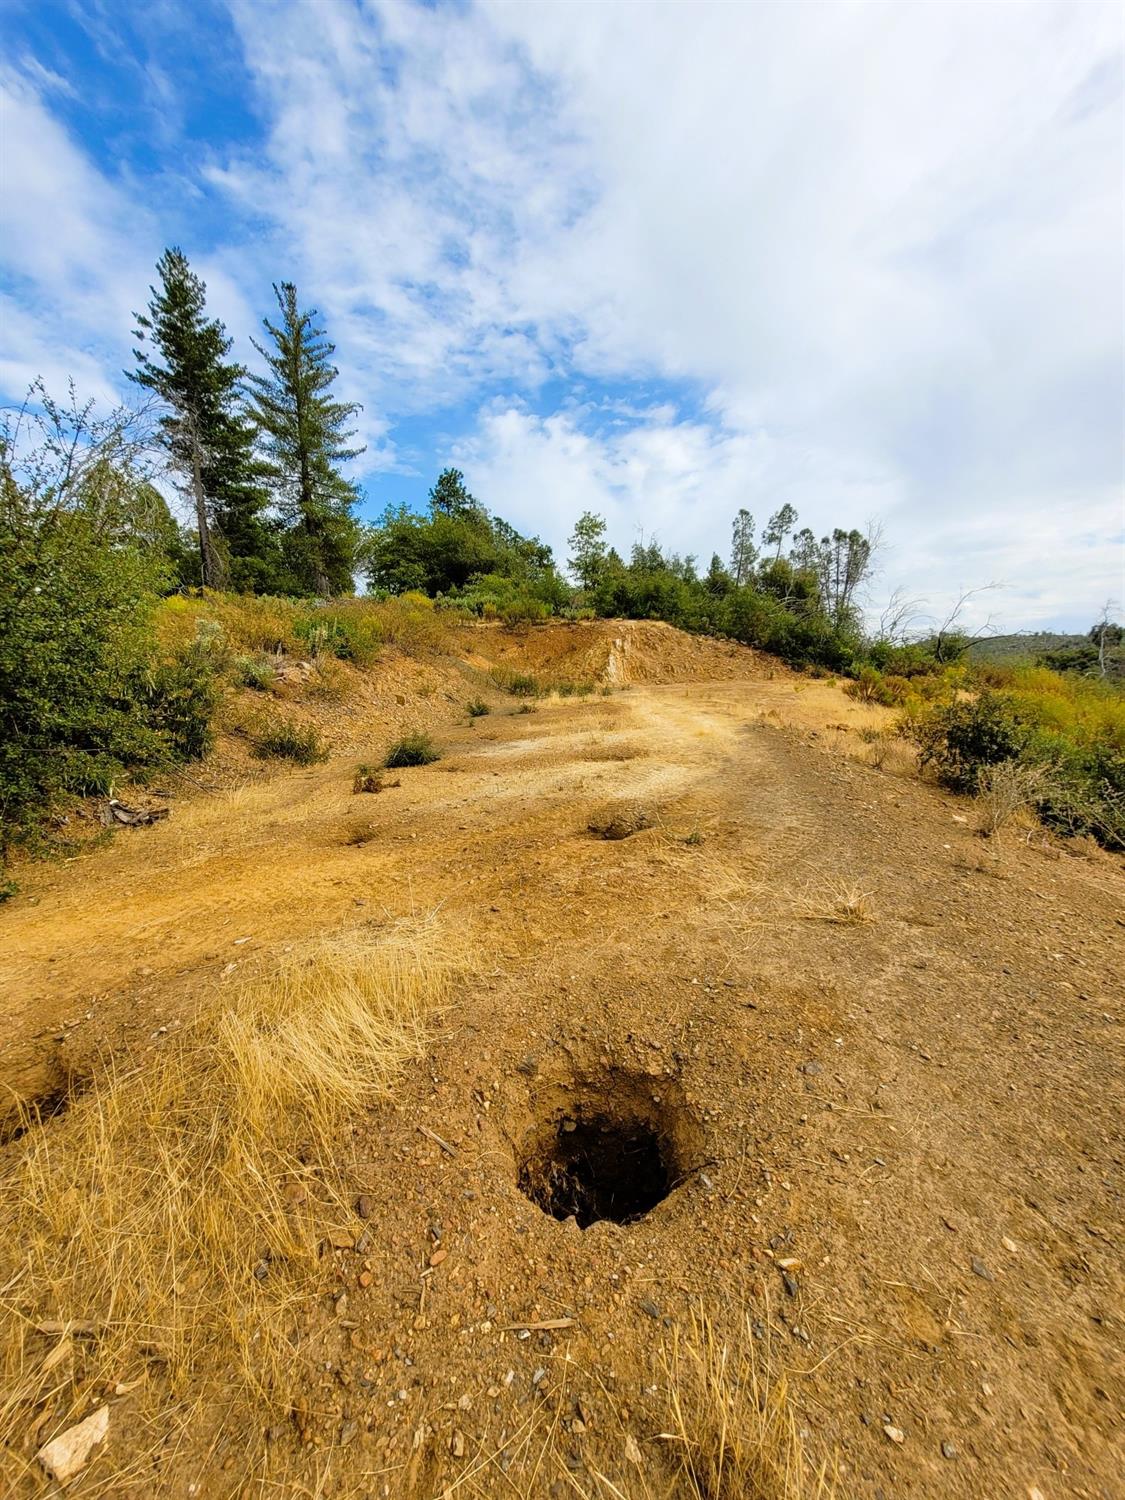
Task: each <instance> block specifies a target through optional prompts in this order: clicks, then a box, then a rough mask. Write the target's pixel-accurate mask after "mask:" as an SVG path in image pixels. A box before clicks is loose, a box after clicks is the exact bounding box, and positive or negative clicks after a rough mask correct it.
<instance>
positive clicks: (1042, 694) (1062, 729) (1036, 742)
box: [904, 667, 1125, 849]
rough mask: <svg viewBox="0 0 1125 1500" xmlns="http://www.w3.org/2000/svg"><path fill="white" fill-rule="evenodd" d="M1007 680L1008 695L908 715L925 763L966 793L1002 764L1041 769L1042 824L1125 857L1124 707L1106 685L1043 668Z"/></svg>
mask: <svg viewBox="0 0 1125 1500" xmlns="http://www.w3.org/2000/svg"><path fill="white" fill-rule="evenodd" d="M1008 679H1009V680H1008V685H1007V686H1006V687H1005V688H1004V689H1003V690H1002V691H995V690H992V689H986V690H985V691H982V692H980V693H979V694H978V695H977V696H976V697H975V698H957V699H954V700H953V701H952V702H945V703H937V704H933V705H931V706H930V707H928V708H923V709H921V710H920V711H919V712H917V713H915V714H914V715H913V716H908V717H907V719H906V720H905V721H904V728H905V730H906V732H907V733H908V734H909V736H910V737H911V738H912V739H914V741H915V742H916V743H917V745H918V748H919V761H920V763H921V764H922V765H923V766H932V767H933V769H934V770H935V772H936V774H937V776H938V779H939V780H940V781H941V782H942V784H943V785H945V786H948V787H950V788H951V789H953V790H954V791H962V792H975V791H976V790H977V789H978V788H979V786H980V784H981V777H982V773H983V772H984V770H985V768H986V767H988V766H992V765H997V764H999V763H1001V762H1003V761H1007V760H1018V761H1019V762H1020V763H1021V764H1024V765H1027V766H1030V767H1039V768H1042V770H1043V771H1044V772H1045V773H1046V774H1045V775H1044V777H1043V780H1042V783H1041V785H1040V789H1039V791H1038V794H1037V798H1036V810H1037V811H1038V813H1039V816H1040V817H1041V818H1042V819H1043V821H1044V822H1046V823H1047V824H1049V825H1050V826H1052V827H1055V828H1058V829H1060V830H1062V831H1064V832H1067V833H1090V834H1092V835H1093V836H1094V837H1095V838H1096V839H1098V840H1099V841H1100V842H1101V843H1103V844H1105V845H1106V847H1107V848H1111V849H1123V848H1125V699H1123V698H1122V697H1121V695H1120V693H1119V692H1117V691H1115V690H1114V689H1113V688H1112V687H1111V686H1108V685H1106V684H1103V683H1101V682H1091V681H1088V680H1085V679H1082V678H1074V677H1062V676H1060V675H1059V674H1057V673H1054V672H1050V671H1048V670H1047V669H1045V668H1041V667H1040V668H1034V667H1032V668H1022V669H1019V668H1017V669H1009V672H1008ZM923 680H924V679H923Z"/></svg>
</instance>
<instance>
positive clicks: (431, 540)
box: [362, 469, 565, 613]
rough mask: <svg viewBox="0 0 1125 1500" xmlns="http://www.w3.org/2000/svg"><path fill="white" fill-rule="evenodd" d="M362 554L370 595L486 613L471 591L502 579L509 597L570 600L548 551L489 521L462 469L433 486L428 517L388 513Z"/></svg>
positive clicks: (556, 603) (552, 602)
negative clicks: (434, 601)
mask: <svg viewBox="0 0 1125 1500" xmlns="http://www.w3.org/2000/svg"><path fill="white" fill-rule="evenodd" d="M450 475H453V478H450ZM443 480H444V481H446V483H444V484H443ZM362 552H363V565H365V568H366V573H368V577H369V580H371V585H372V588H375V589H378V591H383V592H389V594H405V592H408V591H411V589H419V591H422V592H423V594H428V595H429V597H431V598H437V597H446V598H447V600H449V601H450V603H456V604H459V606H462V607H468V609H472V610H474V612H478V613H480V612H483V609H481V607H480V606H483V603H484V597H474V595H472V594H471V591H468V586H469V585H472V583H475V582H478V580H483V579H492V580H498V579H502V580H505V582H504V586H505V588H508V589H511V592H510V594H508V598H511V597H514V595H516V594H522V595H528V597H532V598H538V600H541V603H544V604H547V606H549V609H555V607H561V604H562V601H564V600H565V588H564V585H562V580H561V579H559V577H558V573H556V571H555V564H553V561H552V556H550V547H549V546H546V543H543V541H540V540H538V537H523V535H520V534H519V532H517V531H516V528H514V526H511V525H508V522H505V520H502V519H501V517H499V516H490V514H489V513H487V511H486V510H484V507H483V505H480V504H478V502H477V501H475V499H472V496H471V495H469V493H468V492H466V490H463V486H462V484H460V478H459V475H458V471H456V469H447V471H446V474H443V475H441V478H440V481H438V484H435V487H434V490H432V493H431V513H429V516H420V514H417V513H416V511H411V510H408V508H407V507H405V505H401V507H399V508H398V510H393V508H389V510H387V511H386V513H384V516H383V519H381V522H380V525H378V526H372V528H371V529H369V531H368V534H366V538H365V541H363V549H362ZM492 586H493V588H495V582H493V583H492ZM505 601H507V600H505ZM496 612H499V610H496Z"/></svg>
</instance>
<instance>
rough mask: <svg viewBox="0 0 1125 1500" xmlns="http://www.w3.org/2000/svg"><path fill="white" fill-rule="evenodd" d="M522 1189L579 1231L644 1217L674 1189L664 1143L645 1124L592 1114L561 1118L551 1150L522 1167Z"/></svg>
mask: <svg viewBox="0 0 1125 1500" xmlns="http://www.w3.org/2000/svg"><path fill="white" fill-rule="evenodd" d="M519 1185H520V1188H521V1190H522V1191H523V1192H524V1193H526V1195H527V1196H528V1197H529V1198H530V1199H531V1201H532V1202H533V1203H537V1204H538V1205H539V1207H540V1208H541V1209H542V1210H543V1212H544V1213H548V1214H550V1215H551V1216H552V1217H553V1218H556V1219H570V1218H574V1219H577V1221H578V1226H579V1228H580V1229H586V1228H588V1227H589V1226H590V1225H591V1224H596V1223H597V1222H598V1220H599V1219H609V1220H611V1221H612V1222H613V1223H615V1224H632V1223H634V1222H635V1221H636V1220H637V1219H642V1218H644V1216H645V1214H647V1213H648V1212H649V1210H650V1209H653V1208H655V1207H656V1205H657V1204H658V1203H660V1202H661V1201H662V1200H663V1199H664V1198H666V1197H667V1196H668V1194H669V1193H670V1192H671V1190H672V1188H673V1187H674V1186H675V1177H674V1174H673V1172H672V1170H671V1167H670V1165H669V1162H668V1159H667V1156H666V1150H665V1145H664V1143H663V1142H662V1141H661V1138H660V1136H659V1135H658V1134H657V1132H656V1131H655V1130H654V1129H653V1127H652V1126H651V1125H650V1124H648V1123H647V1122H646V1121H642V1120H633V1121H622V1120H613V1119H610V1118H609V1117H608V1116H606V1115H602V1114H598V1115H591V1116H589V1117H586V1118H580V1119H573V1118H570V1117H564V1118H563V1119H562V1120H560V1122H559V1125H558V1129H557V1131H556V1134H555V1138H554V1141H553V1143H552V1144H551V1146H550V1147H549V1149H547V1150H546V1151H540V1152H539V1153H537V1154H536V1155H535V1156H533V1157H531V1158H530V1159H529V1160H528V1161H526V1162H524V1164H523V1167H522V1168H521V1169H520V1175H519Z"/></svg>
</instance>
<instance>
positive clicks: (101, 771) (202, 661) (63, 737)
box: [0, 442, 216, 857]
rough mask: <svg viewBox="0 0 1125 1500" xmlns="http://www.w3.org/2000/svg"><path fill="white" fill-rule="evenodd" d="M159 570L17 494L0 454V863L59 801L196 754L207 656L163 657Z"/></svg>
mask: <svg viewBox="0 0 1125 1500" xmlns="http://www.w3.org/2000/svg"><path fill="white" fill-rule="evenodd" d="M162 568H163V564H162V563H161V562H160V561H159V560H156V561H154V559H153V558H152V557H151V556H150V555H148V554H147V553H145V552H143V551H141V550H140V549H139V548H138V547H135V546H133V545H132V544H128V543H126V544H122V545H114V544H113V543H112V541H110V540H107V538H106V536H105V535H104V534H103V532H102V531H101V529H100V528H99V527H98V526H97V525H96V524H94V522H93V521H92V520H91V518H90V516H89V515H88V514H86V513H85V511H84V510H83V509H82V508H81V506H80V505H79V503H78V502H77V501H76V502H75V503H74V509H72V510H64V509H60V508H57V507H56V506H54V505H53V504H52V503H50V495H47V496H42V495H39V496H36V495H35V494H33V493H31V492H28V491H25V490H23V489H21V488H20V487H19V485H18V484H17V483H16V480H15V478H14V477H13V474H12V471H11V469H10V468H9V467H8V466H7V462H6V457H5V453H4V449H3V443H2V442H0V573H2V575H3V584H2V586H0V857H2V856H3V854H4V853H5V852H6V851H7V850H9V849H10V848H11V847H13V846H14V845H15V844H16V843H17V842H30V843H35V842H36V841H37V840H38V839H39V837H40V836H41V833H42V829H43V826H44V819H45V817H46V816H47V815H48V814H49V812H50V810H51V807H52V805H54V804H55V803H57V801H58V800H59V799H60V798H61V797H64V796H68V795H84V794H87V793H91V792H99V793H105V792H107V791H108V790H109V788H110V787H111V786H113V785H114V783H116V782H120V781H121V780H123V779H124V778H125V777H127V776H128V775H130V774H144V772H145V771H146V770H149V769H154V768H157V767H162V766H167V765H169V764H170V763H172V762H174V761H177V760H182V759H184V758H187V757H191V756H197V755H201V754H203V752H204V751H205V750H206V748H207V745H208V743H209V719H210V714H211V711H212V709H213V707H214V703H215V700H216V688H215V684H214V681H213V662H212V653H211V652H210V650H209V648H208V645H207V643H205V642H202V643H201V642H194V643H193V644H192V645H190V646H188V647H187V648H186V649H184V650H181V651H180V652H177V653H174V654H172V655H169V656H165V657H162V655H161V652H160V651H159V649H158V647H157V643H156V639H155V636H154V632H153V626H152V621H153V611H154V608H155V605H156V601H157V594H158V592H159V589H160V588H161V587H162V586H163V579H164V577H165V575H164V573H163V571H162Z"/></svg>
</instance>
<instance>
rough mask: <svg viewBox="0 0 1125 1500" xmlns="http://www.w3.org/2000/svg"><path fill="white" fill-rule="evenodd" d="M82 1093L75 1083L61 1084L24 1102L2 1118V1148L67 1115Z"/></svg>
mask: <svg viewBox="0 0 1125 1500" xmlns="http://www.w3.org/2000/svg"><path fill="white" fill-rule="evenodd" d="M82 1092H83V1089H82V1088H81V1087H76V1086H75V1085H74V1084H73V1083H71V1084H70V1085H67V1084H60V1085H59V1086H58V1087H57V1088H52V1089H50V1090H48V1091H46V1092H44V1093H41V1094H38V1095H36V1096H35V1097H34V1098H33V1099H25V1100H23V1101H22V1102H21V1103H19V1104H17V1105H16V1107H15V1108H14V1109H13V1110H11V1111H10V1112H9V1113H8V1114H7V1115H5V1116H4V1117H3V1118H0V1146H7V1145H9V1144H10V1143H11V1142H13V1141H18V1140H21V1139H22V1138H23V1137H24V1136H25V1135H26V1134H27V1133H28V1131H29V1130H35V1129H37V1128H38V1127H39V1126H42V1125H46V1123H47V1121H48V1120H55V1119H58V1117H59V1116H60V1115H64V1114H66V1112H67V1110H68V1109H69V1108H70V1105H71V1103H72V1101H73V1100H74V1098H75V1096H76V1095H77V1094H80V1093H82Z"/></svg>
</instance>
